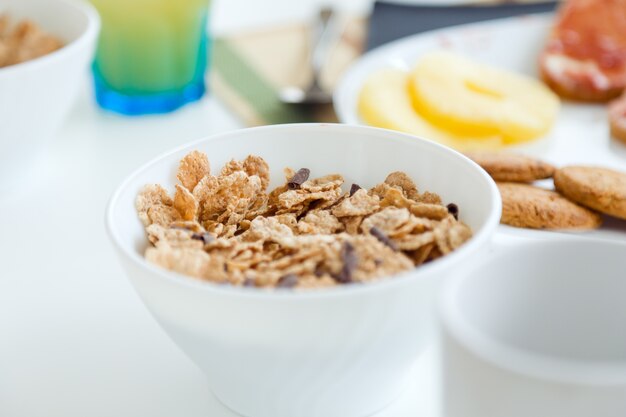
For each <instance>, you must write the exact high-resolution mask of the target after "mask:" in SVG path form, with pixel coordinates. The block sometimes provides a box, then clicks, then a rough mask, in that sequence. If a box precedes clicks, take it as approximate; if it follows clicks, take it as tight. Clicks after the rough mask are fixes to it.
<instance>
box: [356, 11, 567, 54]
mask: <svg viewBox="0 0 626 417" xmlns="http://www.w3.org/2000/svg"><path fill="white" fill-rule="evenodd" d="M555 7H556V2H554V1H549V2H545V3H534V4H511V3H505V4H496V5H462V6H418V5H416V6H413V5H404V4H393V3H387V2H384V1H377V2H376V3H374V11H373V12H372V17H371V18H370V23H369V32H368V38H367V44H366V45H367V50H368V51H369V50H370V49H373V48H376V47H377V46H380V45H383V44H385V43H387V42H391V41H393V40H396V39H399V38H403V37H405V36H409V35H414V34H416V33H421V32H426V31H429V30H433V29H439V28H443V27H447V26H454V25H461V24H464V23H472V22H480V21H484V20H493V19H500V18H504V17H511V16H519V15H524V14H532V13H544V12H550V11H553V10H554V9H555Z"/></svg>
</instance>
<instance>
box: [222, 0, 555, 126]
mask: <svg viewBox="0 0 626 417" xmlns="http://www.w3.org/2000/svg"><path fill="white" fill-rule="evenodd" d="M554 7H555V2H546V3H533V4H511V3H506V4H499V5H480V6H478V5H476V6H471V5H463V6H446V7H444V6H423V5H400V4H394V3H391V2H384V1H377V2H375V4H374V8H373V12H372V15H371V17H370V19H369V21H368V20H367V19H363V18H354V17H345V18H343V20H342V24H341V27H342V30H341V36H340V37H339V39H338V41H337V43H336V45H335V46H334V48H333V50H332V51H331V53H330V55H329V58H328V62H327V64H326V66H325V68H324V71H323V74H322V83H323V84H324V86H325V87H326V88H328V89H330V90H332V88H333V87H334V86H335V85H336V84H337V83H338V82H339V80H340V78H341V75H342V73H343V72H344V71H345V70H346V69H347V68H348V67H349V66H350V64H351V63H352V62H353V61H354V60H356V59H357V58H358V57H359V56H360V55H361V53H362V51H363V50H366V49H372V48H374V47H377V46H380V45H382V44H384V43H387V42H390V41H392V40H395V39H398V38H401V37H404V36H408V35H412V34H415V33H420V32H424V31H428V30H433V29H438V28H442V27H446V26H451V25H458V24H463V23H470V22H478V21H484V20H489V19H497V18H503V17H508V16H516V15H523V14H530V13H540V12H547V11H551V10H553V9H554ZM309 38H310V36H309V27H308V25H307V24H296V25H289V26H284V27H278V28H270V29H267V30H263V31H256V32H250V33H242V34H237V35H235V36H229V37H220V38H217V39H215V40H214V42H213V51H212V52H213V54H212V55H213V58H212V61H213V67H212V71H211V75H210V89H211V90H212V92H213V93H214V94H215V95H216V96H217V97H218V98H219V99H220V100H221V101H222V102H223V103H224V104H225V105H226V106H227V107H229V108H230V110H231V111H232V112H233V113H234V114H236V115H237V116H238V117H239V118H240V119H241V120H242V121H243V123H244V124H245V125H247V126H259V125H266V124H280V123H296V122H336V121H337V118H336V116H335V114H334V112H333V109H332V105H327V106H313V107H304V106H294V105H288V104H283V103H281V102H280V100H279V99H278V96H277V94H278V91H279V90H280V89H281V88H282V87H285V86H288V85H297V86H306V85H307V82H308V81H309V80H310V77H311V72H310V68H309V63H308V55H309V52H308V48H309V45H308V41H309Z"/></svg>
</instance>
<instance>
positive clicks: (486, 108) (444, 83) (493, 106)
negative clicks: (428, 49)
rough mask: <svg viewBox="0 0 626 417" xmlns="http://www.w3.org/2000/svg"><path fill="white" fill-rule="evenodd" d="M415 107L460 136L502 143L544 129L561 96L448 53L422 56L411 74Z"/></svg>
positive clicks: (522, 139)
mask: <svg viewBox="0 0 626 417" xmlns="http://www.w3.org/2000/svg"><path fill="white" fill-rule="evenodd" d="M410 91H411V95H412V98H413V105H414V106H415V108H416V110H417V111H418V112H419V113H420V114H421V115H422V116H424V117H425V118H426V119H428V120H429V121H431V122H432V123H434V124H436V125H437V126H440V127H445V128H446V129H448V130H451V131H453V132H455V133H457V134H461V135H501V136H502V138H503V140H504V141H505V142H506V143H517V142H525V141H528V140H532V139H536V138H538V137H540V136H542V135H544V134H545V133H547V132H548V131H549V130H550V128H551V127H552V125H553V123H554V121H555V119H556V116H557V114H558V110H559V99H558V97H557V96H556V95H555V94H554V93H552V92H551V91H550V90H549V89H548V88H546V87H545V86H544V85H543V84H542V83H541V82H539V81H538V80H535V79H533V78H530V77H527V76H524V75H521V74H516V73H513V72H509V71H505V70H502V69H499V68H495V67H492V66H489V65H485V64H481V63H477V62H474V61H470V60H468V59H466V58H464V57H462V56H460V55H456V54H452V53H448V52H433V53H430V54H427V55H424V56H423V57H422V58H420V60H419V61H418V62H417V65H416V67H415V69H414V70H413V71H412V73H411V78H410Z"/></svg>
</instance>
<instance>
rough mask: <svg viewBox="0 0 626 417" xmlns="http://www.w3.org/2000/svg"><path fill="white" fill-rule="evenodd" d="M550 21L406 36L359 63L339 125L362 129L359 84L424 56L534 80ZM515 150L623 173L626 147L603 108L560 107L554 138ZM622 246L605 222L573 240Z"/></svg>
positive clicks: (621, 230)
mask: <svg viewBox="0 0 626 417" xmlns="http://www.w3.org/2000/svg"><path fill="white" fill-rule="evenodd" d="M552 19H553V15H552V14H551V13H548V14H537V15H528V16H521V17H513V18H507V19H499V20H493V21H490V22H486V23H474V24H469V25H462V26H456V27H452V28H445V29H440V30H436V31H432V32H426V33H422V34H418V35H414V36H409V37H406V38H403V39H400V40H397V41H394V42H391V43H389V44H387V45H385V46H382V47H380V48H377V49H375V50H373V51H371V52H369V53H367V54H365V55H364V56H363V57H361V58H360V59H359V60H358V61H357V62H356V63H355V64H354V65H353V66H352V67H350V69H348V71H347V72H346V74H345V75H344V77H343V79H342V81H341V82H340V84H339V86H338V88H337V89H336V91H335V97H334V102H335V110H336V112H337V115H338V117H339V120H340V121H341V122H342V123H348V124H365V123H364V122H363V121H362V120H361V119H360V118H359V116H358V113H357V97H358V94H359V91H360V89H361V86H362V85H363V82H364V81H365V80H366V79H367V77H368V76H369V75H370V74H372V73H373V72H375V71H377V70H379V69H382V68H390V67H392V68H400V69H406V70H408V69H410V68H412V67H413V65H414V64H415V62H416V61H417V60H418V59H419V57H420V56H422V55H423V54H425V53H427V52H430V51H433V50H438V49H441V48H446V49H448V50H452V51H455V52H459V53H461V54H463V55H466V56H469V57H471V58H472V59H476V60H479V61H483V62H486V63H489V64H492V65H495V66H498V67H501V68H507V69H510V70H513V71H516V72H521V73H524V74H528V75H532V76H537V60H538V56H539V53H540V51H541V49H542V47H543V45H544V42H545V39H546V37H547V34H548V31H549V29H550V25H551V22H552ZM516 149H518V150H520V151H522V152H524V153H527V154H530V155H534V156H538V157H541V158H543V159H545V160H547V161H550V162H552V163H554V164H556V165H566V164H598V165H602V166H607V167H613V168H616V169H619V170H622V171H626V146H624V145H622V144H621V143H617V142H616V141H615V140H611V139H610V135H609V126H608V122H607V115H606V106H604V105H593V104H575V103H563V106H562V109H561V112H560V115H559V117H558V120H557V122H556V125H555V127H554V128H553V129H552V132H551V133H549V134H548V135H547V136H546V137H544V138H542V139H540V140H539V141H536V142H534V143H532V144H526V145H523V146H518V147H516ZM500 231H501V232H502V233H505V234H507V235H513V236H522V237H528V238H546V237H556V238H559V237H568V236H572V235H573V234H571V233H555V232H542V231H534V230H524V229H515V228H511V227H506V226H502V227H500ZM577 235H580V236H593V237H596V238H608V239H612V240H613V239H614V240H621V241H623V240H626V221H621V220H616V219H611V218H608V217H607V218H605V224H604V225H603V226H602V228H601V229H600V230H598V231H594V232H590V233H584V234H577Z"/></svg>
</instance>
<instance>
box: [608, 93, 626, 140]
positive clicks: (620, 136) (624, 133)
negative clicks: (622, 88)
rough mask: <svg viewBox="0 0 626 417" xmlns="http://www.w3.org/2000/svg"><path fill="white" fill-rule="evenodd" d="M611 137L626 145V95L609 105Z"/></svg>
mask: <svg viewBox="0 0 626 417" xmlns="http://www.w3.org/2000/svg"><path fill="white" fill-rule="evenodd" d="M609 126H610V127H611V136H613V137H614V138H615V139H617V140H619V141H622V142H624V143H626V94H624V95H622V96H621V97H620V98H618V99H617V100H613V101H612V102H611V103H610V104H609Z"/></svg>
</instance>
